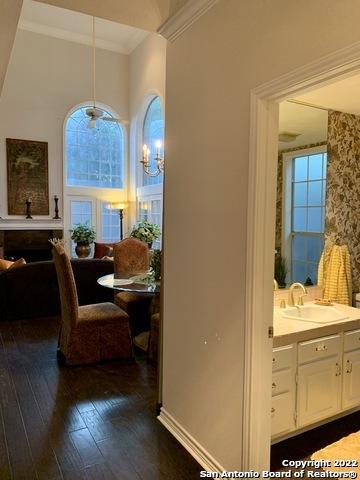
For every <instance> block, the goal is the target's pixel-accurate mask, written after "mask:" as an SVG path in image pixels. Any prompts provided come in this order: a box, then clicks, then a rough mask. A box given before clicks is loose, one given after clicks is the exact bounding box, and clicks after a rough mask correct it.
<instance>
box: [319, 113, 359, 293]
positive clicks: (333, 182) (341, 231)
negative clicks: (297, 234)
mask: <svg viewBox="0 0 360 480" xmlns="http://www.w3.org/2000/svg"><path fill="white" fill-rule="evenodd" d="M328 121H329V124H328V168H327V189H326V218H325V241H326V242H331V243H337V244H338V245H342V244H347V245H348V247H349V250H350V254H351V261H352V276H353V291H354V292H358V291H360V117H358V116H356V115H351V114H348V113H342V112H336V111H330V112H329V120H328Z"/></svg>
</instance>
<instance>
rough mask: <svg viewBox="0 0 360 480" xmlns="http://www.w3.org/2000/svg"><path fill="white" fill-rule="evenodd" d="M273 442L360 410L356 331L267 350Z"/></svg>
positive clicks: (359, 339)
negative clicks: (270, 365)
mask: <svg viewBox="0 0 360 480" xmlns="http://www.w3.org/2000/svg"><path fill="white" fill-rule="evenodd" d="M272 362H273V373H272V411H271V435H272V439H273V441H274V442H278V441H280V440H282V439H284V438H288V437H290V436H292V435H294V434H295V433H296V432H297V431H299V430H302V429H309V427H310V426H311V425H312V424H316V423H319V422H320V423H324V421H326V419H329V421H330V419H331V418H332V417H334V416H336V415H346V413H347V412H350V411H354V410H358V409H360V329H357V330H351V331H345V332H344V331H339V332H338V333H335V334H333V335H329V336H326V337H320V338H315V339H312V340H308V341H304V342H299V343H293V344H290V345H286V346H283V347H277V348H274V350H273V360H272Z"/></svg>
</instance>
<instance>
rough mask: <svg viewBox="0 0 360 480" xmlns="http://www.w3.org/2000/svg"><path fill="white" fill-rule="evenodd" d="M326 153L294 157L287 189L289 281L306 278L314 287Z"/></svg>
mask: <svg viewBox="0 0 360 480" xmlns="http://www.w3.org/2000/svg"><path fill="white" fill-rule="evenodd" d="M326 164H327V153H326V152H319V153H314V154H311V155H302V156H298V157H296V156H294V157H293V159H292V172H291V176H292V187H291V279H292V281H293V282H296V281H297V282H302V283H304V282H305V280H306V279H307V278H308V277H310V279H311V281H312V282H313V283H314V284H315V283H317V269H318V263H319V259H320V256H321V252H322V250H323V248H324V230H325V194H326Z"/></svg>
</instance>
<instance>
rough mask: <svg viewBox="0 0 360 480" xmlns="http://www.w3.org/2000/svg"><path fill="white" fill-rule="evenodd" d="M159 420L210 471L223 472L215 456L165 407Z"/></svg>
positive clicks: (162, 408)
mask: <svg viewBox="0 0 360 480" xmlns="http://www.w3.org/2000/svg"><path fill="white" fill-rule="evenodd" d="M158 420H159V421H160V422H161V423H162V424H163V425H164V427H165V428H166V429H167V430H168V431H169V432H170V433H171V434H172V435H173V436H174V437H175V438H176V439H177V440H178V441H179V442H180V443H181V445H182V446H183V447H184V448H186V450H187V451H188V452H189V453H190V455H192V457H194V458H195V460H196V461H197V462H198V463H199V464H200V465H201V466H202V467H203V468H204V470H207V471H208V472H223V471H224V470H225V468H223V467H222V466H221V465H220V464H219V463H218V462H217V461H216V460H215V458H213V457H212V456H211V455H210V454H209V452H207V451H206V450H205V448H203V447H202V446H201V445H200V444H199V443H198V442H197V441H196V440H195V438H194V437H192V436H191V435H190V433H189V432H187V431H186V430H185V428H183V427H182V426H181V425H180V423H178V422H177V421H176V420H175V418H174V417H172V416H171V415H170V413H168V412H167V411H166V410H165V408H164V407H161V410H160V415H159V416H158Z"/></svg>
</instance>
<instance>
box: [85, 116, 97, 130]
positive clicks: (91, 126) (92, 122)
mask: <svg viewBox="0 0 360 480" xmlns="http://www.w3.org/2000/svg"><path fill="white" fill-rule="evenodd" d="M95 126H96V118H90V120H89V123H88V124H87V128H95Z"/></svg>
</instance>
